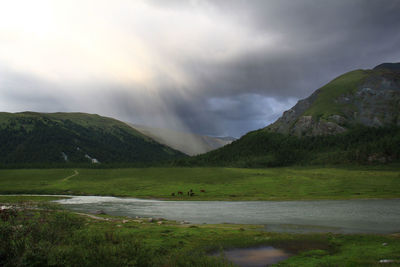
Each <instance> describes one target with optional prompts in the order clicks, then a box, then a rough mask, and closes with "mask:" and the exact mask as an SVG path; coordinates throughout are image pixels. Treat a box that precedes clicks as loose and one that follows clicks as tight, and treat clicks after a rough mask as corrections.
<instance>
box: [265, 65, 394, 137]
mask: <svg viewBox="0 0 400 267" xmlns="http://www.w3.org/2000/svg"><path fill="white" fill-rule="evenodd" d="M399 110H400V63H384V64H381V65H379V66H376V67H375V68H374V69H372V70H355V71H351V72H348V73H346V74H344V75H341V76H339V77H337V78H336V79H334V80H333V81H331V82H330V83H328V84H327V85H325V86H323V87H322V88H320V89H318V90H316V91H315V92H314V93H313V94H312V95H311V96H309V97H308V98H306V99H303V100H300V101H299V102H298V103H297V104H296V105H295V106H294V107H293V108H291V109H290V110H288V111H286V112H284V113H283V116H282V117H280V118H279V119H278V120H277V121H276V122H275V123H273V124H272V125H269V126H268V127H266V128H265V129H266V130H268V131H271V132H277V133H283V134H292V135H296V136H304V135H308V136H310V135H311V136H315V135H326V134H338V133H343V132H345V131H347V130H348V129H350V128H351V127H353V126H355V125H364V126H368V127H382V126H387V125H397V126H400V116H399Z"/></svg>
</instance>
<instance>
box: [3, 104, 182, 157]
mask: <svg viewBox="0 0 400 267" xmlns="http://www.w3.org/2000/svg"><path fill="white" fill-rule="evenodd" d="M0 146H1V149H0V164H6V165H7V164H39V163H40V164H47V163H48V164H50V163H52V164H55V163H57V164H64V163H145V162H156V161H162V160H169V159H173V158H177V157H181V156H184V155H183V154H182V153H181V152H179V151H176V150H174V149H171V148H169V147H167V146H165V145H162V144H159V143H157V142H155V141H154V140H153V139H151V138H149V137H147V136H145V135H143V134H142V133H140V132H138V131H136V130H134V129H132V127H129V126H128V125H126V124H125V123H123V122H121V121H118V120H115V119H112V118H107V117H102V116H99V115H95V114H86V113H36V112H21V113H4V112H2V113H0Z"/></svg>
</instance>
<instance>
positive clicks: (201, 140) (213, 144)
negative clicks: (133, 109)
mask: <svg viewBox="0 0 400 267" xmlns="http://www.w3.org/2000/svg"><path fill="white" fill-rule="evenodd" d="M128 125H130V126H132V127H133V128H134V129H136V130H137V131H139V132H141V133H143V134H144V135H147V136H149V137H151V138H153V139H154V140H156V141H157V142H159V143H161V144H164V145H166V146H169V147H171V148H173V149H176V150H178V151H181V152H183V153H185V154H186V155H189V156H193V155H198V154H203V153H206V152H209V151H211V150H215V149H217V148H220V147H223V146H225V145H227V144H230V143H232V141H234V140H236V139H235V138H233V137H211V136H205V135H197V134H192V133H185V132H178V131H173V130H169V129H160V128H152V127H147V126H143V125H136V124H129V123H128Z"/></svg>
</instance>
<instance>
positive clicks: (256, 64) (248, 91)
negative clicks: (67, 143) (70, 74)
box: [0, 0, 400, 136]
mask: <svg viewBox="0 0 400 267" xmlns="http://www.w3.org/2000/svg"><path fill="white" fill-rule="evenodd" d="M147 3H151V6H152V7H154V8H157V9H165V10H169V11H175V10H179V11H180V12H181V13H179V14H189V15H188V20H187V21H186V23H187V25H188V26H187V29H189V31H188V32H186V31H185V29H186V28H184V29H183V30H182V29H181V28H178V29H176V27H178V26H179V25H178V24H179V23H181V21H179V23H178V24H171V25H165V29H168V30H169V31H170V33H171V35H172V36H173V37H176V36H177V37H176V40H173V46H171V47H172V48H171V47H170V46H168V45H169V44H170V43H168V42H167V41H168V40H165V42H164V39H165V38H164V37H165V36H166V37H168V36H170V35H169V34H168V33H169V32H167V31H166V34H165V35H163V34H160V32H161V33H163V30H160V29H158V31H156V30H154V29H153V28H154V25H152V27H153V28H146V27H147V26H148V25H144V30H143V32H141V34H147V35H149V36H150V37H151V38H153V37H154V36H156V37H157V36H158V34H160V36H161V37H162V38H161V37H160V39H157V38H156V37H154V38H155V39H154V40H155V41H154V42H153V43H151V44H152V47H153V45H154V47H155V48H154V47H153V48H154V49H156V51H155V53H154V54H162V55H164V56H165V55H166V56H167V57H165V59H164V58H163V57H162V59H163V60H160V62H157V64H154V66H153V65H151V67H152V69H158V67H159V66H161V64H164V63H165V62H166V61H171V62H172V63H173V66H174V67H176V69H179V70H180V71H181V72H182V73H183V74H182V76H184V77H185V78H186V79H187V80H189V81H190V82H189V83H187V84H185V83H183V85H182V84H180V83H178V82H175V80H176V79H174V78H171V77H170V76H169V74H168V73H164V72H161V73H156V74H153V75H152V76H151V77H153V79H154V82H155V84H157V86H156V88H152V89H149V88H147V86H146V84H141V83H129V84H125V85H121V84H119V83H117V82H116V83H112V82H104V83H101V84H96V83H97V82H98V81H96V83H92V84H91V83H85V84H79V85H71V84H62V85H59V84H58V85H57V84H56V85H53V84H49V83H48V82H46V81H45V80H43V82H41V81H40V79H36V78H35V80H34V82H32V81H28V80H26V79H23V78H22V76H20V78H19V79H16V78H15V77H16V76H13V77H12V78H10V77H11V76H10V77H9V78H8V79H3V80H7V81H8V84H7V83H2V84H0V93H1V94H2V95H1V97H2V99H0V101H1V100H3V101H2V102H0V103H2V107H3V108H2V109H3V110H7V109H8V110H11V111H15V109H17V108H18V107H20V109H21V110H25V109H26V108H23V107H25V106H28V107H32V108H35V109H37V110H38V111H54V109H56V108H57V106H59V107H60V110H66V111H72V110H80V111H87V112H94V113H99V114H102V115H108V116H114V117H117V118H119V119H122V120H125V121H129V122H133V123H138V124H147V125H149V126H157V127H170V128H186V129H189V130H191V131H193V132H196V133H200V134H209V135H219V136H222V135H232V136H240V135H242V134H244V133H246V132H247V131H250V130H254V129H257V128H261V127H264V126H266V125H267V124H269V123H271V122H273V121H274V120H275V119H277V118H278V116H279V115H280V114H281V113H282V112H283V111H284V110H286V109H288V108H290V107H291V106H292V105H293V104H294V103H295V102H296V101H297V100H298V99H300V98H304V97H307V96H308V95H310V94H311V93H312V92H313V91H314V90H316V89H317V88H319V87H321V86H322V85H324V84H325V83H327V82H329V81H330V80H332V79H334V78H335V77H337V76H338V75H340V74H342V73H344V72H347V71H350V70H353V69H358V68H364V69H365V68H373V67H374V66H375V65H378V64H380V63H382V62H398V61H400V49H399V47H400V31H399V29H400V16H399V14H400V1H399V0H385V1H382V0H374V1H373V0H335V1H328V0H296V1H293V0H252V1H245V0H213V1H211V0H210V1H183V0H182V1H179V0H174V1H164V0H151V1H148V2H147ZM157 14H158V13H157ZM173 14H174V15H176V14H175V13H173ZM192 14H193V16H192ZM198 14H203V15H204V14H205V15H204V16H205V17H207V16H209V17H211V18H212V19H213V23H214V24H215V27H221V29H222V31H223V30H224V29H225V28H226V27H225V26H224V25H225V24H224V23H226V21H228V22H231V24H232V25H237V32H235V29H233V32H230V33H229V35H227V36H228V37H229V39H228V40H227V41H226V42H225V43H224V42H222V43H218V42H216V41H215V39H218V37H219V36H218V34H216V35H212V34H211V33H210V37H209V39H207V40H205V41H206V42H198V43H197V42H196V39H194V41H187V40H186V39H185V38H187V35H190V36H189V37H192V35H191V34H193V36H196V34H197V32H195V29H197V28H196V27H195V26H193V31H194V32H190V30H191V29H192V27H191V25H192V24H194V20H195V18H197V17H196V16H198ZM191 18H193V21H191ZM219 18H220V20H219ZM171 21H174V18H173V17H171ZM204 23H205V22H204V20H201V23H199V25H203V24H204ZM196 25H198V24H196ZM221 25H222V26H221ZM128 26H129V27H128ZM128 26H127V28H129V29H130V25H128ZM148 27H150V26H148ZM206 29H207V30H210V31H212V29H210V28H206ZM178 30H182V31H183V33H182V35H179V34H177V33H176V32H177V31H178ZM229 30H230V31H232V29H230V28H229ZM244 31H246V34H243V32H244ZM217 33H219V32H217ZM249 33H250V34H249ZM174 34H177V35H174ZM201 34H203V35H204V31H203V32H202V33H201ZM147 35H146V36H147ZM203 35H202V36H203ZM235 35H236V36H235ZM204 36H206V37H207V34H205V35H204ZM180 37H182V38H181V39H180ZM206 37H205V38H206ZM163 38H164V39H163ZM207 38H208V37H207ZM151 40H153V39H151ZM190 40H191V39H190ZM260 40H261V41H260ZM200 41H201V40H200ZM0 42H1V36H0ZM180 42H181V47H180V46H179V45H177V46H176V43H178V44H179V43H180ZM229 42H231V43H229ZM197 46H198V47H197ZM207 46H210V47H213V46H215V51H219V50H221V49H222V50H227V51H228V50H229V49H230V48H231V47H234V48H235V49H233V52H232V53H230V52H229V51H228V52H229V53H228V52H227V54H226V55H224V54H223V53H222V54H223V55H224V56H223V57H217V56H215V55H214V54H212V53H209V54H207V52H209V51H214V50H212V49H211V50H207V49H204V48H208V47H207ZM188 48H189V50H188ZM197 48H199V51H200V52H198V50H197ZM204 51H206V52H205V53H204V54H202V52H204ZM222 52H224V51H222ZM199 54H201V55H199ZM217 54H218V55H219V54H220V53H217ZM168 63H169V62H168ZM166 69H167V70H168V69H169V65H168V67H167V68H166ZM171 72H173V71H171ZM0 74H1V75H3V78H4V77H5V76H7V77H8V76H9V74H7V73H6V72H1V71H0ZM177 76H178V77H180V76H179V75H177ZM10 81H12V83H13V84H12V86H11V85H10ZM0 82H2V79H1V77H0ZM27 84H28V85H30V86H34V87H37V88H42V89H41V90H36V91H35V92H34V93H32V91H29V90H28V89H26V90H24V89H21V88H24V86H25V87H26V86H27ZM6 87H7V88H13V89H7V90H5V89H4V88H6ZM72 87H79V88H82V90H81V91H82V92H79V90H76V89H75V90H73V91H74V93H73V94H68V93H67V94H64V93H63V92H69V91H71V90H70V88H72ZM2 88H3V89H2ZM43 88H44V89H43ZM51 88H53V89H51ZM54 88H56V89H54ZM86 89H87V91H88V92H89V93H83V92H84V91H85V90H86ZM10 90H12V91H10ZM54 90H56V91H57V92H58V93H54ZM6 102H7V103H13V105H11V104H10V105H6V104H4V103H6ZM11 106H12V107H13V108H10V107H11ZM4 107H6V108H4Z"/></svg>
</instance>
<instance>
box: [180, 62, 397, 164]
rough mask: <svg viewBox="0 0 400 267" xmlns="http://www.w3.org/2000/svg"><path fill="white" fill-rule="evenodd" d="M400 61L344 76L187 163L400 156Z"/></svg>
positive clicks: (367, 160)
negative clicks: (267, 121) (273, 118)
mask: <svg viewBox="0 0 400 267" xmlns="http://www.w3.org/2000/svg"><path fill="white" fill-rule="evenodd" d="M399 69H400V63H384V64H381V65H379V66H377V67H375V68H374V69H372V70H356V71H352V72H349V73H346V74H344V75H341V76H339V77H337V78H336V79H334V80H333V81H331V82H330V83H328V84H327V85H325V86H323V87H322V88H320V89H318V90H316V91H315V92H314V93H313V94H312V95H311V96H309V97H308V98H306V99H303V100H300V101H299V102H298V103H297V104H296V105H295V106H294V107H293V108H291V109H290V110H288V111H286V112H284V114H283V115H282V117H280V118H279V119H278V120H277V121H276V122H274V123H273V124H271V125H269V126H267V127H265V128H264V129H260V130H257V131H254V132H250V133H248V134H246V135H245V136H243V137H242V138H240V139H239V140H237V141H235V142H233V143H232V144H230V145H227V146H225V147H223V148H221V149H218V150H215V151H212V152H209V153H206V154H204V155H200V156H198V157H194V158H190V159H182V160H180V161H178V163H177V164H181V165H226V166H242V167H245V166H249V167H253V166H254V167H255V166H281V165H289V164H326V163H328V164H335V163H362V164H364V163H372V162H376V163H386V162H393V161H399V160H400V72H399Z"/></svg>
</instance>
